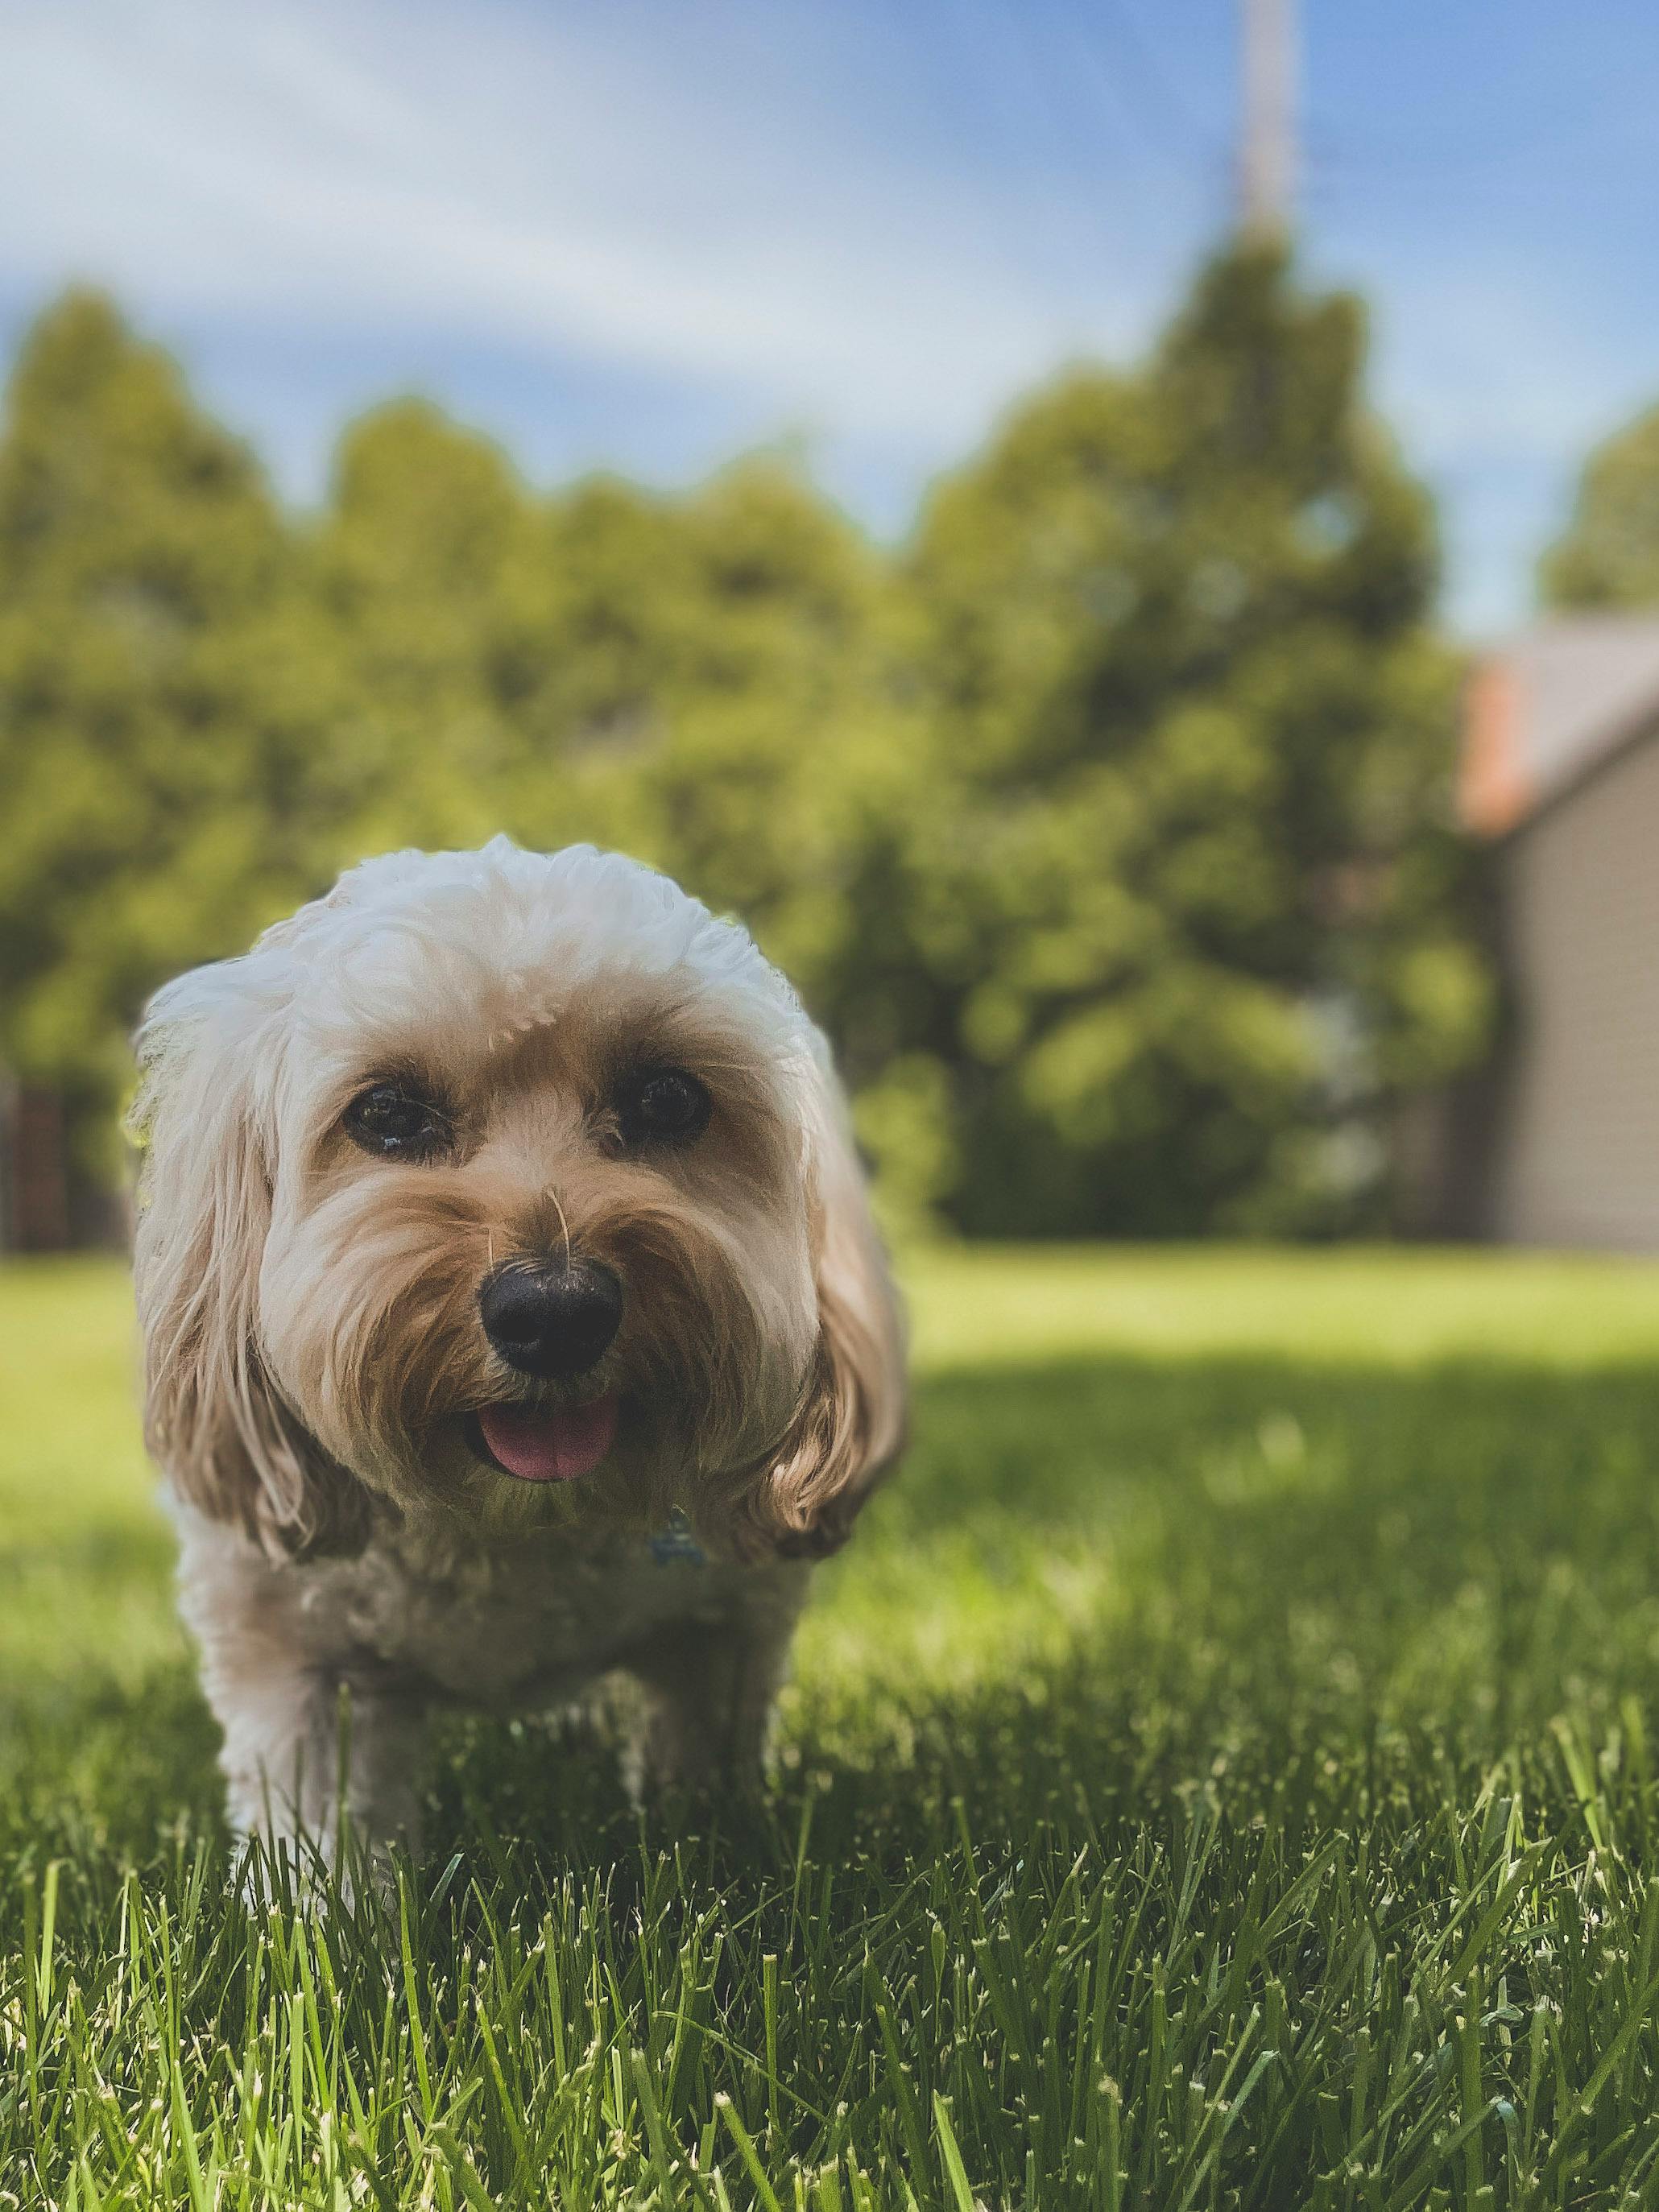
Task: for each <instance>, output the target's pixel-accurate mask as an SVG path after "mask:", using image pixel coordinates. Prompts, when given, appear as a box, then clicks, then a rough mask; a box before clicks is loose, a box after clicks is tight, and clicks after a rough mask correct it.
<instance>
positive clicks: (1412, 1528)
mask: <svg viewBox="0 0 1659 2212" xmlns="http://www.w3.org/2000/svg"><path fill="white" fill-rule="evenodd" d="M913 1275H914V1290H915V1307H916V1316H917V1330H916V1336H917V1348H918V1358H919V1364H920V1366H921V1370H922V1383H921V1392H920V1402H919V1408H918V1414H917V1422H916V1443H915V1450H914V1453H913V1455H912V1457H911V1460H910V1462H909V1464H908V1467H907V1468H906V1470H905V1473H904V1474H903V1476H902V1480H900V1481H899V1482H898V1483H897V1484H896V1486H894V1487H893V1488H892V1490H891V1491H890V1492H888V1493H886V1494H885V1495H884V1497H883V1498H881V1499H880V1501H879V1502H878V1504H876V1505H875V1506H874V1507H872V1510H871V1511H870V1512H869V1514H868V1515H867V1516H866V1520H865V1522H864V1524H863V1525H862V1527H861V1528H860V1534H859V1536H858V1539H857V1541H855V1542H854V1545H853V1547H851V1549H850V1551H849V1552H848V1554H847V1555H845V1557H844V1558H842V1559H840V1560H837V1561H836V1562H835V1563H834V1564H833V1565H832V1566H831V1567H830V1568H829V1570H827V1571H826V1572H825V1574H824V1575H823V1577H822V1582H821V1594H820V1597H819V1600H818V1601H817V1604H816V1605H815V1607H814V1610H813V1612H812V1613H811V1617H810V1620H809V1622H808V1625H807V1627H806V1630H805V1634H804V1635H803V1637H802V1639H801V1643H800V1645H799V1663H798V1668H797V1677H796V1684H795V1686H794V1688H793V1690H792V1691H791V1692H790V1693H789V1697H788V1700H787V1706H786V1709H785V1712H784V1716H783V1726H782V1762H781V1770H780V1774H779V1778H778V1781H777V1784H776V1787H775V1790H774V1791H773V1793H772V1795H771V1796H770V1798H769V1802H768V1804H767V1805H766V1807H765V1808H764V1810H763V1812H762V1813H761V1814H758V1815H757V1816H753V1817H750V1818H748V1819H746V1820H732V1819H727V1820H712V1819H710V1818H709V1817H708V1816H707V1815H686V1816H684V1818H683V1819H682V1820H680V1821H676V1820H673V1819H671V1818H670V1817H669V1816H668V1815H666V1814H658V1815H653V1816H652V1817H651V1818H650V1819H649V1820H646V1821H645V1822H643V1823H641V1822H640V1821H638V1820H635V1818H634V1817H633V1816H632V1815H631V1814H629V1811H628V1809H627V1808H626V1805H625V1803H624V1802H623V1798H622V1796H621V1793H620V1790H619V1789H618V1786H617V1782H616V1780H615V1778H614V1774H613V1771H612V1768H611V1761H610V1759H609V1757H608V1755H607V1753H606V1752H605V1747H603V1746H602V1745H599V1744H596V1743H594V1742H592V1741H587V1740H584V1739H580V1738H571V1737H568V1736H564V1735H561V1734H560V1733H559V1731H558V1730H557V1729H556V1728H554V1727H553V1726H551V1725H546V1724H541V1723H524V1724H522V1725H519V1726H514V1727H511V1728H507V1727H500V1728H485V1727H478V1728H470V1727H459V1726H458V1727H457V1728H455V1729H453V1732H451V1733H450V1734H449V1735H447V1737H446V1738H445V1740H444V1743H443V1746H442V1754H441V1759H440V1761H439V1763H438V1765H437V1768H436V1771H435V1778H434V1794H435V1803H434V1808H433V1814H432V1829H433V1835H434V1840H435V1848H434V1853H433V1857H432V1859H431V1861H430V1863H428V1864H427V1865H425V1866H423V1867H422V1868H421V1869H419V1870H418V1871H417V1872H416V1874H415V1875H414V1876H413V1877H412V1878H411V1879H410V1880H409V1881H406V1882H405V1884H404V1890H403V1894H402V1897H401V1899H400V1902H399V1905H398V1906H397V1907H395V1908H393V1909H392V1910H390V1911H388V1910H387V1909H386V1908H385V1907H384V1906H382V1905H380V1904H378V1903H374V1904H365V1905H362V1906H359V1907H357V1908H356V1909H353V1910H349V1909H347V1908H345V1907H344V1906H342V1905H337V1904H336V1905H334V1906H333V1907H332V1909H329V1910H313V1911H295V1910H294V1909H292V1907H291V1906H289V1907H288V1908H286V1909H284V1908H277V1909H273V1910H271V1911H256V1912H250V1911H247V1910H246V1909H245V1908H244V1906H243V1905H241V1904H240V1903H239V1902H237V1901H235V1900H234V1898H233V1897H232V1896H231V1894H230V1893H229V1891H228V1881H229V1876H230V1871H231V1869H230V1865H229V1861H228V1853H227V1850H226V1845H225V1841H224V1837H223V1832H222V1826H221V1824H220V1819H219V1813H218V1796H217V1790H216V1784H215V1780H214V1777H213V1773H212V1766H211V1761H212V1753H213V1732H212V1729H211V1727H210V1723H209V1722H208V1720H207V1718H206V1717H205V1715H204V1711H203V1710H202V1708H201V1705H200V1704H199V1702H198V1699H197V1694H196V1692H195V1689H194V1686H193V1683H192V1680H191V1670H190V1666H189V1661H188V1655H187V1653H186V1652H185V1648H184V1645H183V1643H182V1639H181V1638H180V1636H179V1632H178V1630H177V1628H176V1627H175V1626H174V1625H173V1619H172V1614H171V1609H170V1602H169V1597H168V1591H167V1574H168V1547H167V1541H166V1537H165V1534H164V1533H163V1532H162V1530H161V1527H160V1525H159V1523H158V1521H157V1518H156V1516H155V1511H154V1507H153V1504H152V1503H151V1498H150V1491H149V1477H148V1475H147V1474H146V1472H145V1469H144V1468H143V1462H142V1459H141V1455H140V1454H139V1450H138V1448H137V1441H136V1422H135V1419H134V1415H133V1411H132V1407H131V1385H130V1383H129V1379H128V1375H129V1367H130V1343H129V1337H130V1323H129V1320H128V1314H127V1306H126V1298H125V1286H124V1285H123V1282H122V1280H121V1278H120V1276H119V1273H118V1271H117V1270H116V1269H114V1268H113V1267H110V1266H107V1265H102V1264H82V1265H74V1266H52V1267H47V1266H40V1267H15V1268H13V1269H12V1270H11V1271H10V1272H9V1273H0V1406H3V1416H0V1682H3V1689H4V1698H5V1705H4V1710H3V1713H0V1913H3V1926H0V2207H9V2206H17V2207H23V2208H27V2212H35V2208H37V2207H44V2206H74V2207H76V2208H80V2212H90V2208H93V2207H95V2206H113V2205H120V2206H135V2207H137V2206H146V2207H155V2208H165V2212H176V2208H179V2207H186V2206H189V2207H208V2206H223V2207H243V2206H247V2207H253V2206H258V2207H270V2208H276V2207H283V2208H287V2207H290V2206H307V2207H310V2206H315V2207H319V2208H323V2207H326V2208H329V2212H343V2208H346V2207H355V2206H358V2205H362V2206H367V2207H392V2206H413V2205H433V2206H442V2207H446V2208H447V2207H455V2208H460V2207H470V2208H475V2212H476V2209H477V2208H483V2207H488V2206H495V2207H501V2208H505V2207H508V2206H513V2207H520V2206H522V2207H526V2208H529V2207H535V2208H538V2212H539V2208H544V2207H547V2206H550V2205H557V2206H558V2207H560V2208H568V2212H575V2208H582V2207H589V2206H600V2205H613V2204H614V2205H624V2204H625V2205H639V2206H647V2205H651V2204H659V2205H665V2206H666V2205H676V2206H678V2205H686V2206H709V2207H724V2206H726V2205H728V2204H729V2205H731V2206H732V2207H738V2208H741V2207H745V2206H750V2205H754V2206H762V2207H771V2206H773V2205H776V2206H778V2207H780V2208H781V2212H798V2208H811V2212H836V2208H845V2212H861V2208H866V2207H870V2206H878V2205H879V2206H884V2207H885V2206H889V2205H892V2206H905V2205H908V2204H909V2203H912V2202H913V2201H914V2202H915V2203H916V2204H918V2205H921V2206H927V2207H932V2206H939V2207H942V2208H947V2212H966V2208H968V2207H969V2206H970V2205H972V2204H975V2203H981V2204H984V2205H986V2206H994V2205H1002V2204H1007V2205H1019V2206H1030V2207H1036V2206H1041V2207H1042V2208H1044V2212H1047V2208H1049V2207H1056V2208H1061V2209H1062V2212H1064V2208H1069V2207H1073V2206H1076V2207H1084V2206H1089V2207H1109V2206H1122V2207H1127V2206H1137V2207H1147V2208H1152V2207H1156V2208H1158V2212H1177V2208H1182V2207H1188V2206H1190V2207H1194V2208H1198V2207H1210V2206H1254V2207H1267V2208H1275V2207H1281V2206H1282V2207H1286V2208H1291V2207H1302V2206H1310V2207H1319V2206H1332V2207H1334V2206H1353V2207H1355V2208H1392V2207H1401V2206H1407V2205H1431V2204H1440V2205H1446V2206H1455V2207H1457V2208H1459V2212H1473V2208H1475V2207H1480V2206H1492V2207H1505V2206H1522V2205H1581V2206H1598V2207H1599V2206H1613V2205H1623V2204H1626V2203H1628V2204H1632V2205H1633V2204H1648V2203H1659V1856H1656V1847H1659V1715H1656V1712H1655V1692H1656V1689H1659V1480H1656V1474H1659V1364H1656V1358H1659V1269H1655V1268H1650V1267H1641V1266H1638V1265H1634V1264H1626V1265H1620V1264H1616V1263H1611V1262H1609V1263H1599V1262H1589V1261H1577V1262H1566V1261H1522V1260H1515V1259H1504V1258H1501V1257H1496V1256H1482V1255H1466V1256H1455V1255H1409V1254H1372V1253H1358V1254H1308V1255H1275V1254H1251V1253H1242V1252H1231V1253H1220V1252H1205V1251H1182V1252H1170V1253H1161V1254H1134V1253H1125V1254H1119V1255H1100V1254H1097V1253H1085V1252H1079V1253H1075V1254H1062V1255H1052V1254H1038V1253H985V1254H971V1255H954V1256H953V1255H946V1256H940V1257H936V1258H931V1259H929V1260H928V1261H926V1262H925V1263H921V1264H919V1265H918V1266H917V1267H916V1268H915V1270H914V1271H913Z"/></svg>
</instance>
